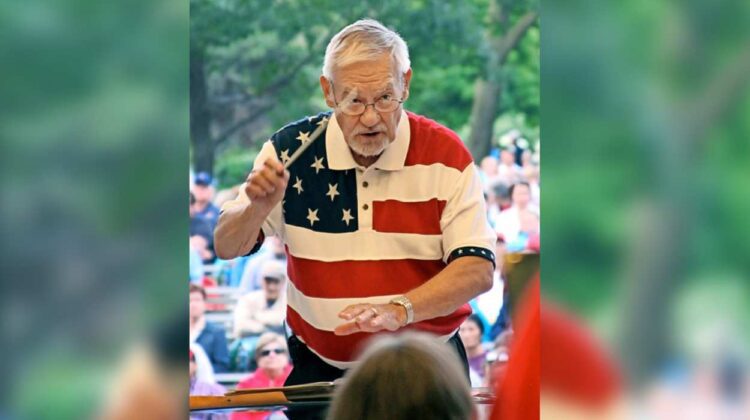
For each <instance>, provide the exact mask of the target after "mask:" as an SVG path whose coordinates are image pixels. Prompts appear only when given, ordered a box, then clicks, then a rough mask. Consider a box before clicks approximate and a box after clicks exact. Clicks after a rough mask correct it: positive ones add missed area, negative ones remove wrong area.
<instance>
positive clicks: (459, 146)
mask: <svg viewBox="0 0 750 420" xmlns="http://www.w3.org/2000/svg"><path fill="white" fill-rule="evenodd" d="M406 115H407V116H408V117H409V126H410V139H409V152H408V153H407V154H406V161H405V162H404V165H405V166H412V165H432V164H434V163H441V164H443V165H445V166H448V167H450V168H454V169H458V170H459V171H463V170H464V169H466V167H467V166H469V165H470V164H472V162H473V161H474V160H473V159H472V158H471V153H469V150H468V149H467V148H466V145H464V143H463V142H462V141H461V138H460V137H458V134H456V133H454V132H453V131H452V130H450V129H449V128H446V127H444V126H442V125H440V124H438V123H437V122H435V121H433V120H431V119H429V118H425V117H423V116H421V115H416V114H412V113H411V112H407V113H406Z"/></svg>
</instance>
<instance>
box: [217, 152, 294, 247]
mask: <svg viewBox="0 0 750 420" xmlns="http://www.w3.org/2000/svg"><path fill="white" fill-rule="evenodd" d="M268 158H271V159H275V160H278V156H277V155H276V148H275V147H274V146H273V143H272V142H271V141H267V142H265V143H263V148H262V149H261V150H260V153H258V156H257V157H256V158H255V162H254V163H253V170H255V169H258V168H260V167H262V166H263V162H265V161H266V159H268ZM245 186H246V183H244V182H243V183H242V185H240V191H239V193H238V194H237V197H236V198H235V199H234V200H229V201H227V202H226V203H224V205H222V206H221V211H222V212H224V211H226V210H227V209H229V208H233V207H237V206H245V205H247V204H249V203H250V198H249V197H248V196H247V194H245ZM282 225H283V220H282V212H281V203H279V204H278V205H276V207H274V209H273V210H271V214H269V215H268V217H267V218H266V220H265V222H263V226H262V227H261V229H262V232H261V233H262V234H263V235H265V236H269V235H270V236H273V235H279V236H281V233H283V232H281V230H282V229H281V226H282Z"/></svg>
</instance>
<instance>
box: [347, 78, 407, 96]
mask: <svg viewBox="0 0 750 420" xmlns="http://www.w3.org/2000/svg"><path fill="white" fill-rule="evenodd" d="M336 88H337V89H341V92H342V94H343V96H344V98H346V99H354V98H362V97H371V96H379V95H382V94H383V93H388V92H393V91H395V90H397V85H396V82H395V79H393V78H391V79H388V80H387V81H385V82H380V83H351V84H348V85H343V86H341V87H340V88H339V87H338V86H336Z"/></svg>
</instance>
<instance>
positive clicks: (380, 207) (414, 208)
mask: <svg viewBox="0 0 750 420" xmlns="http://www.w3.org/2000/svg"><path fill="white" fill-rule="evenodd" d="M445 203H446V201H445V200H438V199H437V198H433V199H431V200H428V201H418V202H403V201H398V200H385V201H373V202H372V228H373V230H375V231H377V232H393V233H418V234H422V235H439V234H441V233H442V230H441V229H440V217H441V216H442V215H443V209H444V208H445Z"/></svg>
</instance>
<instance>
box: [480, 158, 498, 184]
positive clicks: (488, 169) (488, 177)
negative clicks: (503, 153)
mask: <svg viewBox="0 0 750 420" xmlns="http://www.w3.org/2000/svg"><path fill="white" fill-rule="evenodd" d="M479 178H480V179H481V180H482V187H483V188H484V191H485V192H487V191H488V189H489V188H490V186H491V185H492V184H493V183H494V182H495V180H496V179H497V158H495V157H494V156H485V157H484V158H483V159H482V161H481V163H480V164H479Z"/></svg>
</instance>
